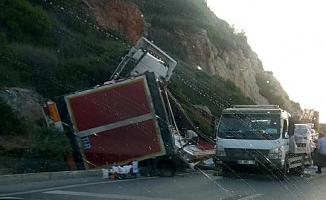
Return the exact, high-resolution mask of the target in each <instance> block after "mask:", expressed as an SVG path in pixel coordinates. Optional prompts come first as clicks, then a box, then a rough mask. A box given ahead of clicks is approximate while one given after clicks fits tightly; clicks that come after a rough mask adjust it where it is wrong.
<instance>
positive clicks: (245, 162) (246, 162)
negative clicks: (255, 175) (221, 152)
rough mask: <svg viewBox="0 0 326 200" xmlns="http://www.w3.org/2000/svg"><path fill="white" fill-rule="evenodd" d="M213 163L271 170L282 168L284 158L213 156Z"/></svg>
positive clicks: (222, 165)
mask: <svg viewBox="0 0 326 200" xmlns="http://www.w3.org/2000/svg"><path fill="white" fill-rule="evenodd" d="M213 160H214V163H215V165H216V166H217V167H230V168H232V167H241V166H242V167H244V166H246V167H258V168H260V169H266V170H273V169H282V167H283V166H284V160H281V159H268V158H255V159H244V158H240V157H238V158H237V157H218V156H214V158H213Z"/></svg>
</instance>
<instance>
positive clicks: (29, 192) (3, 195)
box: [0, 176, 158, 197]
mask: <svg viewBox="0 0 326 200" xmlns="http://www.w3.org/2000/svg"><path fill="white" fill-rule="evenodd" d="M154 178H158V177H155V176H154V177H144V178H136V179H125V180H107V181H102V182H95V183H79V184H74V185H67V186H59V187H53V188H45V189H39V190H30V191H24V192H14V193H7V194H0V197H6V196H13V195H20V194H31V193H37V192H46V191H50V190H60V189H67V188H74V187H81V186H89V185H100V184H110V183H117V182H128V181H137V180H145V179H154Z"/></svg>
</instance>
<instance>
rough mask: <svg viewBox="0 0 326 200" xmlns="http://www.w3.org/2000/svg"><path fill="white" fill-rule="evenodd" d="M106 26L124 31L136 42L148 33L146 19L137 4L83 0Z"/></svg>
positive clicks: (121, 0)
mask: <svg viewBox="0 0 326 200" xmlns="http://www.w3.org/2000/svg"><path fill="white" fill-rule="evenodd" d="M83 1H84V3H85V4H86V5H87V6H88V8H89V9H90V11H91V12H92V13H93V14H94V16H95V18H96V20H97V22H98V23H99V25H100V26H102V27H104V28H110V29H114V30H116V31H119V32H121V33H123V34H124V35H125V36H126V37H127V39H128V40H129V42H131V43H133V44H134V43H136V42H137V40H138V39H139V38H141V37H142V36H143V35H144V34H145V33H146V28H145V20H144V17H143V15H142V14H141V12H140V11H139V10H138V8H137V6H136V5H135V4H133V3H127V2H124V1H123V0H103V1H100V0H83Z"/></svg>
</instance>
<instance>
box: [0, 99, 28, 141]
mask: <svg viewBox="0 0 326 200" xmlns="http://www.w3.org/2000/svg"><path fill="white" fill-rule="evenodd" d="M0 113H1V114H0V135H20V134H21V133H22V132H23V131H24V126H23V124H22V123H21V122H20V120H19V119H18V116H17V114H16V113H15V112H13V111H12V109H11V108H10V106H9V105H7V104H6V103H4V102H2V101H0Z"/></svg>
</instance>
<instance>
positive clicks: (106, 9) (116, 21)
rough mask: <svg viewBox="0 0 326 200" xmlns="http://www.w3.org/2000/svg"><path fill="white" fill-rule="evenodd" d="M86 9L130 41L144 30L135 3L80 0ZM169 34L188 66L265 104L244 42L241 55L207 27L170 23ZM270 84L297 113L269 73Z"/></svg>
mask: <svg viewBox="0 0 326 200" xmlns="http://www.w3.org/2000/svg"><path fill="white" fill-rule="evenodd" d="M84 3H85V4H87V6H88V9H89V11H90V12H91V13H93V15H94V16H95V19H96V20H97V22H98V23H99V25H101V26H102V27H104V28H107V27H110V28H112V29H115V30H117V31H120V32H122V33H123V34H125V35H126V37H127V38H128V40H129V41H130V42H132V43H134V42H135V41H137V40H138V39H139V38H140V37H141V36H143V35H146V34H147V29H150V27H146V26H145V25H146V24H149V23H146V17H147V16H144V15H143V14H142V13H141V12H140V10H139V9H138V7H137V5H136V4H135V3H131V2H129V1H128V2H127V1H124V0H115V1H110V0H102V1H95V0H84ZM171 29H172V31H170V32H169V34H173V35H174V36H175V37H176V38H178V40H179V42H180V43H181V44H182V48H184V51H185V52H186V57H187V59H188V62H189V63H190V66H192V67H194V68H199V69H202V70H204V71H205V72H207V73H209V74H212V75H218V76H221V77H223V78H224V79H225V80H230V81H232V82H234V84H235V85H236V86H237V87H238V88H240V89H241V91H242V92H243V93H244V94H245V95H246V96H248V97H249V98H251V99H253V100H254V101H255V102H256V103H257V104H269V103H273V102H269V100H268V99H266V97H264V96H262V94H261V92H260V90H261V89H262V87H261V86H260V85H258V84H257V81H256V76H257V73H259V72H262V71H264V69H263V65H262V62H261V60H260V59H259V58H258V55H257V54H256V53H255V52H254V51H252V50H251V49H250V46H249V45H247V46H248V47H247V49H246V53H245V55H244V52H243V48H241V47H240V46H239V45H238V44H237V42H236V41H232V43H233V46H234V47H235V48H232V49H228V50H226V49H223V48H220V47H217V46H216V45H214V44H213V42H212V39H211V38H210V37H209V34H208V31H207V30H205V29H202V28H199V27H197V28H192V29H190V30H188V29H185V28H180V27H178V26H173V27H172V28H171ZM266 82H267V83H268V84H270V86H271V87H273V88H274V91H273V92H274V93H275V94H277V96H278V97H279V98H281V101H282V102H283V105H282V106H283V107H285V108H286V109H288V110H290V111H291V112H292V113H294V114H295V115H299V114H300V106H297V104H295V103H294V102H292V101H291V100H290V99H289V96H288V94H287V93H286V91H284V90H283V88H282V86H281V84H280V83H279V81H278V80H277V79H276V78H274V77H273V76H270V77H269V80H267V81H266Z"/></svg>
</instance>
